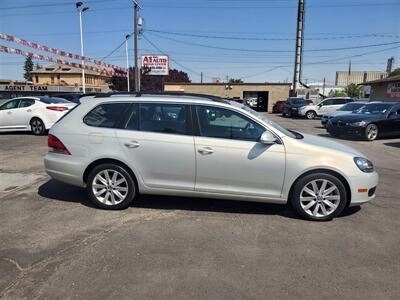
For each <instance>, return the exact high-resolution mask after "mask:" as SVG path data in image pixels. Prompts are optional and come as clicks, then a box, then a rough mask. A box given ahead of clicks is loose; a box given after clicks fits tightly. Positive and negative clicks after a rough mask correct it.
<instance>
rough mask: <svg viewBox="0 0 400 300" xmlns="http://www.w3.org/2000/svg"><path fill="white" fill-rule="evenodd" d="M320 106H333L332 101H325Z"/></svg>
mask: <svg viewBox="0 0 400 300" xmlns="http://www.w3.org/2000/svg"><path fill="white" fill-rule="evenodd" d="M320 104H321V106H325V105H333V99H326V100H324V101H322V102H321V103H320Z"/></svg>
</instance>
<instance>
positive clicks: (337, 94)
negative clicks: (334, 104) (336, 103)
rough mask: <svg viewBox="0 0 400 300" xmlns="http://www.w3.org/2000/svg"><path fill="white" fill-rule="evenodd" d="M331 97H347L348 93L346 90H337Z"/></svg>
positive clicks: (332, 92)
mask: <svg viewBox="0 0 400 300" xmlns="http://www.w3.org/2000/svg"><path fill="white" fill-rule="evenodd" d="M329 97H346V92H345V90H344V89H342V90H335V91H333V90H332V91H331V92H330V93H329Z"/></svg>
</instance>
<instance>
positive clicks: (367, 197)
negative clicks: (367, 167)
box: [349, 172, 379, 206]
mask: <svg viewBox="0 0 400 300" xmlns="http://www.w3.org/2000/svg"><path fill="white" fill-rule="evenodd" d="M378 181H379V176H378V173H376V172H372V173H363V174H362V175H360V176H352V177H351V178H350V185H351V186H350V189H351V201H350V204H349V206H357V205H360V204H363V203H365V202H368V201H371V200H372V199H374V198H375V192H376V187H377V185H378Z"/></svg>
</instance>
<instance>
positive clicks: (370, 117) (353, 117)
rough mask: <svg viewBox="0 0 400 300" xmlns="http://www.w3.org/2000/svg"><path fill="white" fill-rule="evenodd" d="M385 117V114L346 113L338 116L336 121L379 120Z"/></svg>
mask: <svg viewBox="0 0 400 300" xmlns="http://www.w3.org/2000/svg"><path fill="white" fill-rule="evenodd" d="M384 118H385V115H366V114H346V115H343V116H337V117H335V118H334V119H333V120H334V121H339V120H340V121H342V122H345V123H355V122H361V121H367V122H369V121H378V120H382V119H384Z"/></svg>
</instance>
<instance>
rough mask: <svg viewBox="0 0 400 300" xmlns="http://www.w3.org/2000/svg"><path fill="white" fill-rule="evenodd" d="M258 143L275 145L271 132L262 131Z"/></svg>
mask: <svg viewBox="0 0 400 300" xmlns="http://www.w3.org/2000/svg"><path fill="white" fill-rule="evenodd" d="M260 143H262V144H265V145H272V144H275V143H276V138H275V137H274V135H273V134H272V133H271V132H269V131H264V132H263V134H262V135H261V137H260Z"/></svg>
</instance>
